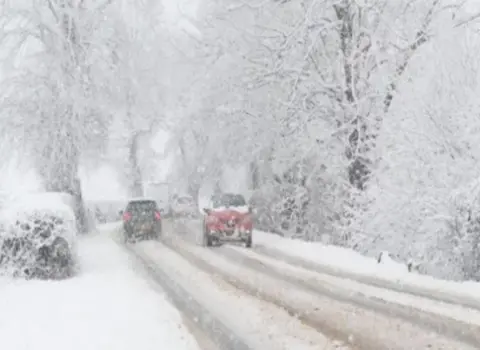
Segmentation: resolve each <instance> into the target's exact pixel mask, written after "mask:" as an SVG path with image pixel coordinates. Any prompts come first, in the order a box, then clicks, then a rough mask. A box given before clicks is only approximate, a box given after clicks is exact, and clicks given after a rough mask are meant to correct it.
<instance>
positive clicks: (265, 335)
mask: <svg viewBox="0 0 480 350" xmlns="http://www.w3.org/2000/svg"><path fill="white" fill-rule="evenodd" d="M134 249H135V251H137V252H138V253H140V252H141V254H142V255H145V256H147V257H148V259H149V260H151V261H152V263H154V264H155V265H156V266H158V267H161V268H162V269H165V271H168V273H169V274H170V275H171V276H173V278H174V279H175V280H176V281H177V282H178V283H180V284H181V285H182V287H183V288H184V289H192V290H194V291H195V292H194V293H192V294H193V296H192V298H195V300H196V301H198V302H199V303H201V304H202V305H203V306H204V307H206V308H208V309H209V310H211V312H212V314H214V315H215V316H217V317H218V319H220V320H221V321H222V322H223V323H224V324H225V325H226V327H228V328H230V329H232V330H235V332H236V335H237V336H239V337H241V338H242V339H245V341H247V340H248V345H249V346H250V347H251V348H254V349H275V350H290V349H296V350H347V349H349V350H357V349H351V348H349V347H348V348H346V347H344V346H342V345H341V344H335V342H332V341H331V340H330V339H328V338H326V337H325V336H323V335H322V334H320V333H318V332H316V331H315V330H313V329H311V328H309V327H307V326H305V325H303V324H301V322H299V321H298V320H296V319H294V318H292V317H291V316H289V315H288V314H287V313H286V312H285V311H284V310H281V309H280V308H278V307H276V306H274V305H271V304H270V303H266V302H264V301H261V300H259V299H258V298H256V297H255V296H251V295H248V294H246V293H244V292H243V291H241V290H239V289H237V288H235V287H233V286H231V285H230V284H228V283H227V282H225V281H224V280H223V279H222V278H219V277H218V276H215V275H214V274H211V273H208V272H205V271H204V270H202V269H201V268H199V267H198V266H194V265H192V264H191V262H189V261H187V260H186V259H185V258H183V257H182V256H181V255H179V254H178V253H176V252H175V251H173V250H172V249H170V248H168V247H167V246H165V245H164V244H162V243H160V242H142V243H139V244H138V245H136V246H135V247H134ZM222 350H223V349H222Z"/></svg>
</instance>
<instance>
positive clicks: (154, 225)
mask: <svg viewBox="0 0 480 350" xmlns="http://www.w3.org/2000/svg"><path fill="white" fill-rule="evenodd" d="M122 218H123V231H124V238H125V242H129V241H133V240H136V239H142V240H144V239H157V238H160V236H161V235H162V217H161V215H160V210H159V208H158V206H157V203H156V202H155V201H154V200H151V199H135V200H131V201H129V202H128V204H127V207H126V209H125V211H123V212H122Z"/></svg>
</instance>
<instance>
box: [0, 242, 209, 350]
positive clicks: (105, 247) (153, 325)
mask: <svg viewBox="0 0 480 350" xmlns="http://www.w3.org/2000/svg"><path fill="white" fill-rule="evenodd" d="M79 262H80V267H81V271H80V273H79V275H78V276H76V277H74V278H72V279H69V280H65V281H55V282H54V281H22V280H11V279H6V278H5V279H0V349H5V350H7V349H8V350H29V349H32V350H33V349H35V350H37V349H38V350H44V349H48V350H57V349H58V350H60V349H61V350H65V349H68V350H77V349H78V350H87V349H88V350H122V349H125V350H132V349H138V350H149V349H152V350H154V349H155V350H158V349H175V350H199V349H200V348H199V346H198V345H197V342H196V340H195V338H194V337H193V336H192V335H191V334H190V332H189V329H187V328H186V326H185V325H184V324H183V322H182V317H181V315H180V314H179V312H178V311H177V310H176V309H175V308H174V307H172V306H171V305H170V303H169V302H167V300H166V299H165V295H164V294H163V293H162V291H159V290H158V289H155V288H153V286H151V285H150V284H149V282H148V280H146V279H145V278H144V277H142V276H141V275H139V274H138V272H137V271H135V270H134V268H133V264H131V262H130V257H129V256H128V254H127V253H126V252H125V251H124V250H123V249H122V248H120V247H118V246H117V245H115V244H114V243H113V242H112V240H111V239H110V238H109V237H106V236H102V235H98V234H97V235H93V236H90V237H85V238H82V239H81V240H80V242H79Z"/></svg>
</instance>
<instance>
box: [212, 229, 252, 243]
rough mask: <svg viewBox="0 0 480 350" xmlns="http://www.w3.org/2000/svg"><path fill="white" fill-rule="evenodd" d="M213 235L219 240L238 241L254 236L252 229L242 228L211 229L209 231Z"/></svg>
mask: <svg viewBox="0 0 480 350" xmlns="http://www.w3.org/2000/svg"><path fill="white" fill-rule="evenodd" d="M208 234H209V235H210V236H211V237H213V238H215V239H217V240H219V241H226V242H230V241H233V242H235V241H238V242H243V241H245V240H247V239H249V238H250V237H251V236H252V231H251V230H245V229H242V228H235V229H233V230H228V229H227V230H225V229H223V230H213V231H209V233H208Z"/></svg>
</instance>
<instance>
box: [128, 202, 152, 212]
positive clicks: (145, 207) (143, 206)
mask: <svg viewBox="0 0 480 350" xmlns="http://www.w3.org/2000/svg"><path fill="white" fill-rule="evenodd" d="M156 209H157V203H155V201H150V200H145V201H135V202H130V203H128V205H127V211H128V212H131V213H138V212H146V211H155V210H156Z"/></svg>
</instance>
